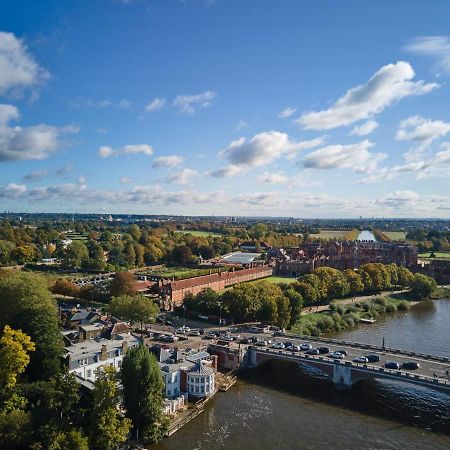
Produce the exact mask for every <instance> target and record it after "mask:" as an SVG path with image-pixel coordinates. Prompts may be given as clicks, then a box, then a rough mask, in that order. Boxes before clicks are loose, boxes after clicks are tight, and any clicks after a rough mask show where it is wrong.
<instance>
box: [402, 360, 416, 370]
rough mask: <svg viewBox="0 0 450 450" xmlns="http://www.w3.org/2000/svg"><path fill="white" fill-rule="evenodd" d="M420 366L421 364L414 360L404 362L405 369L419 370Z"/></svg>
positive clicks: (403, 367)
mask: <svg viewBox="0 0 450 450" xmlns="http://www.w3.org/2000/svg"><path fill="white" fill-rule="evenodd" d="M419 367H420V365H419V364H418V363H416V362H414V361H407V362H405V363H403V364H402V369H403V370H417V369H418V368H419Z"/></svg>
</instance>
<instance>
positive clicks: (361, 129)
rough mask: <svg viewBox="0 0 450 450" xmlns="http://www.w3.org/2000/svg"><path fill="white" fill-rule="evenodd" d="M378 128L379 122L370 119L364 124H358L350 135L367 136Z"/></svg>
mask: <svg viewBox="0 0 450 450" xmlns="http://www.w3.org/2000/svg"><path fill="white" fill-rule="evenodd" d="M377 128H378V123H377V122H376V121H375V120H368V121H367V122H364V123H363V124H361V125H359V126H356V127H355V128H353V130H352V131H351V132H350V136H367V135H368V134H370V133H373V132H374V131H375V130H376V129H377Z"/></svg>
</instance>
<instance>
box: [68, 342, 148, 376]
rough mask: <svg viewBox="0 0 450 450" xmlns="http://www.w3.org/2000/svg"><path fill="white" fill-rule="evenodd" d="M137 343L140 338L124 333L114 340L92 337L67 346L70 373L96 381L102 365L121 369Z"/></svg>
mask: <svg viewBox="0 0 450 450" xmlns="http://www.w3.org/2000/svg"><path fill="white" fill-rule="evenodd" d="M137 345H139V340H138V339H136V338H135V337H134V336H131V334H129V333H123V334H118V335H116V336H115V338H114V339H112V340H109V339H92V340H89V341H81V342H78V343H76V344H74V345H71V346H69V347H65V350H66V364H67V367H68V369H69V373H73V374H74V375H77V376H78V377H79V378H81V379H83V380H87V381H91V382H94V381H95V380H96V378H97V370H98V369H99V368H100V367H103V366H106V365H107V366H112V367H114V368H115V369H116V370H120V368H121V366H122V360H123V357H124V355H125V354H126V352H127V350H128V349H129V348H132V347H136V346H137Z"/></svg>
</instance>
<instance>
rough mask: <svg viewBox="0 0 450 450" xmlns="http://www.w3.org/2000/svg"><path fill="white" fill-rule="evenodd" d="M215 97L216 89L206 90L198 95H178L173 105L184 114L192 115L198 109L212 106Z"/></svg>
mask: <svg viewBox="0 0 450 450" xmlns="http://www.w3.org/2000/svg"><path fill="white" fill-rule="evenodd" d="M215 97H216V93H215V92H214V91H206V92H203V93H202V94H197V95H177V96H176V97H175V100H174V101H173V106H175V107H176V108H177V109H178V110H179V111H180V112H181V113H182V114H189V115H192V114H194V113H195V112H196V111H199V110H200V109H203V108H207V107H208V106H210V105H211V102H212V101H213V100H214V98H215Z"/></svg>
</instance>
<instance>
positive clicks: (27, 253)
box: [12, 245, 36, 264]
mask: <svg viewBox="0 0 450 450" xmlns="http://www.w3.org/2000/svg"><path fill="white" fill-rule="evenodd" d="M12 257H13V258H14V259H15V260H16V261H17V262H18V264H26V263H29V262H32V261H33V260H34V259H35V258H36V247H35V246H34V245H20V246H18V247H17V248H16V249H15V250H14V251H13V252H12Z"/></svg>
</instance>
